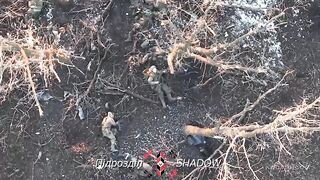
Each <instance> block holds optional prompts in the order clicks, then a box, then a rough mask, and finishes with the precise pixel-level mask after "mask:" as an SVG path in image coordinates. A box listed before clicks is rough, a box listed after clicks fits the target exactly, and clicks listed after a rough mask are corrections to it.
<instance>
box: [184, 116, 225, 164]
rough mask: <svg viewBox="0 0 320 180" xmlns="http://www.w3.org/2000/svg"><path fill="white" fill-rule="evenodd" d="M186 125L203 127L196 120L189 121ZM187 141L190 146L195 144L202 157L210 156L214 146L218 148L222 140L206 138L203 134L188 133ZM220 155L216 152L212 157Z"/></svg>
mask: <svg viewBox="0 0 320 180" xmlns="http://www.w3.org/2000/svg"><path fill="white" fill-rule="evenodd" d="M187 125H192V126H197V127H201V128H203V127H204V126H203V125H202V124H200V123H198V122H196V121H189V122H188V123H187ZM187 142H188V144H189V145H191V146H195V147H196V148H198V150H199V151H200V154H201V155H202V156H203V157H204V158H208V157H209V156H211V154H212V153H213V152H214V150H215V149H216V148H218V147H219V146H220V145H221V143H222V142H220V141H218V140H216V139H213V138H208V137H204V136H198V135H188V136H187ZM218 157H220V154H219V153H217V154H216V155H215V156H214V157H213V158H218Z"/></svg>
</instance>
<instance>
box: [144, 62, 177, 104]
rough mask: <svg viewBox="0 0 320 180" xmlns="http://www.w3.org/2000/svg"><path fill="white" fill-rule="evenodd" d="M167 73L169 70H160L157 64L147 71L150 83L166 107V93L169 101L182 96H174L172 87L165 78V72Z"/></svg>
mask: <svg viewBox="0 0 320 180" xmlns="http://www.w3.org/2000/svg"><path fill="white" fill-rule="evenodd" d="M165 73H167V70H161V71H159V70H157V68H156V66H151V67H150V68H149V69H148V71H147V75H148V83H149V84H150V86H151V88H152V89H153V90H154V91H155V92H157V94H158V96H159V98H160V101H161V104H162V106H163V107H164V108H165V107H166V103H165V100H164V95H166V96H167V98H168V100H169V101H175V100H177V99H180V97H178V98H173V97H172V95H171V93H172V90H171V88H170V87H169V86H168V85H167V84H166V83H165V82H164V80H163V74H165Z"/></svg>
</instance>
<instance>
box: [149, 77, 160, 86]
mask: <svg viewBox="0 0 320 180" xmlns="http://www.w3.org/2000/svg"><path fill="white" fill-rule="evenodd" d="M148 83H149V84H150V85H157V84H159V83H160V82H159V81H154V80H153V77H149V78H148Z"/></svg>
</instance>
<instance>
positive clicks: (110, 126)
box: [101, 112, 118, 152]
mask: <svg viewBox="0 0 320 180" xmlns="http://www.w3.org/2000/svg"><path fill="white" fill-rule="evenodd" d="M117 126H118V123H116V122H115V121H114V114H113V113H112V112H108V116H107V117H105V118H103V120H102V123H101V127H102V134H103V136H104V137H107V138H109V139H110V142H111V151H112V152H115V151H117V150H116V144H117V142H116V136H115V135H116V133H117V132H118V131H117V129H116V127H117Z"/></svg>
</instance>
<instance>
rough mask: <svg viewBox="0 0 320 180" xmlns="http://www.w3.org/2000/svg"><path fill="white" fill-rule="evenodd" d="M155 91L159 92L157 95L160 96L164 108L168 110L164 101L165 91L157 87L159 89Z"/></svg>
mask: <svg viewBox="0 0 320 180" xmlns="http://www.w3.org/2000/svg"><path fill="white" fill-rule="evenodd" d="M155 91H156V92H157V94H158V96H159V99H160V101H161V104H162V107H163V108H166V107H167V105H166V102H165V100H164V94H163V91H162V89H161V86H157V87H156V88H155Z"/></svg>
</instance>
